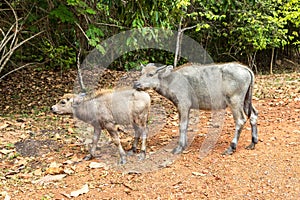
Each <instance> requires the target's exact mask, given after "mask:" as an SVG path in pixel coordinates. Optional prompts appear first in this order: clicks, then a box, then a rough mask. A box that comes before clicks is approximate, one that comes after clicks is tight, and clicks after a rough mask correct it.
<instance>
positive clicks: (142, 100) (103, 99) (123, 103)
mask: <svg viewBox="0 0 300 200" xmlns="http://www.w3.org/2000/svg"><path fill="white" fill-rule="evenodd" d="M149 109H150V96H149V95H148V94H147V93H145V92H142V91H136V90H120V91H106V92H100V93H98V94H94V95H93V96H84V95H76V94H65V95H64V96H63V97H62V99H61V100H60V101H59V102H58V103H57V104H56V105H54V106H52V108H51V110H52V111H53V112H54V113H57V114H72V113H73V114H74V115H75V117H77V118H78V119H80V120H82V121H84V122H86V123H88V124H91V125H92V126H93V127H94V135H93V142H92V147H91V149H90V154H89V155H87V156H86V157H85V160H89V159H91V158H92V157H94V156H95V151H96V147H97V142H98V140H99V136H100V133H101V130H102V129H106V130H107V131H108V132H109V134H110V135H111V137H112V139H113V141H114V143H115V144H116V145H117V146H118V148H119V152H120V163H121V164H124V163H126V153H125V151H124V149H123V148H122V145H121V143H120V139H119V136H118V131H117V126H116V125H118V124H119V125H130V124H132V126H133V128H134V131H135V136H134V142H133V145H132V149H131V150H132V151H133V152H136V147H137V143H138V141H139V138H140V137H142V147H141V153H140V159H144V158H145V154H146V138H147V132H148V129H147V120H148V113H149Z"/></svg>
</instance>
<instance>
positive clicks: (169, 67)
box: [158, 65, 173, 78]
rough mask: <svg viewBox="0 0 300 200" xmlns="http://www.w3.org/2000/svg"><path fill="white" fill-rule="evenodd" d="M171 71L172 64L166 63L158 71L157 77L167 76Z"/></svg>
mask: <svg viewBox="0 0 300 200" xmlns="http://www.w3.org/2000/svg"><path fill="white" fill-rule="evenodd" d="M172 71H173V65H168V66H166V67H165V68H164V69H163V70H161V71H160V72H158V76H159V78H164V77H166V76H169V75H170V74H171V72H172Z"/></svg>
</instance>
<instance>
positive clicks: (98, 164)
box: [89, 162, 106, 169]
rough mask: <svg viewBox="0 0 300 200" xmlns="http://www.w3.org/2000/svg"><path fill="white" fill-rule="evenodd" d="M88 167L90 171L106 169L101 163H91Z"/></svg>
mask: <svg viewBox="0 0 300 200" xmlns="http://www.w3.org/2000/svg"><path fill="white" fill-rule="evenodd" d="M89 167H90V168H91V169H98V168H106V164H105V163H101V162H91V163H90V165H89Z"/></svg>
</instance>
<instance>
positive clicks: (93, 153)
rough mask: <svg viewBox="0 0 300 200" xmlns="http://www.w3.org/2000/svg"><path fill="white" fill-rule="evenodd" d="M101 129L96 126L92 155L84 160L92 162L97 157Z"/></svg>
mask: <svg viewBox="0 0 300 200" xmlns="http://www.w3.org/2000/svg"><path fill="white" fill-rule="evenodd" d="M100 133H101V128H100V127H98V126H94V135H93V140H92V147H91V149H90V154H88V155H86V156H85V157H84V158H83V159H84V160H91V159H92V158H93V157H95V153H96V148H97V143H98V140H99V137H100Z"/></svg>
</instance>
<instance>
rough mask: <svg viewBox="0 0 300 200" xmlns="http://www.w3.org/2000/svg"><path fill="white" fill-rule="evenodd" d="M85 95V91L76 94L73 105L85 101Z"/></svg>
mask: <svg viewBox="0 0 300 200" xmlns="http://www.w3.org/2000/svg"><path fill="white" fill-rule="evenodd" d="M85 95H86V94H85V93H80V94H79V95H76V96H74V98H73V106H77V105H79V104H80V103H81V102H82V101H83V99H84V97H85Z"/></svg>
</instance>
